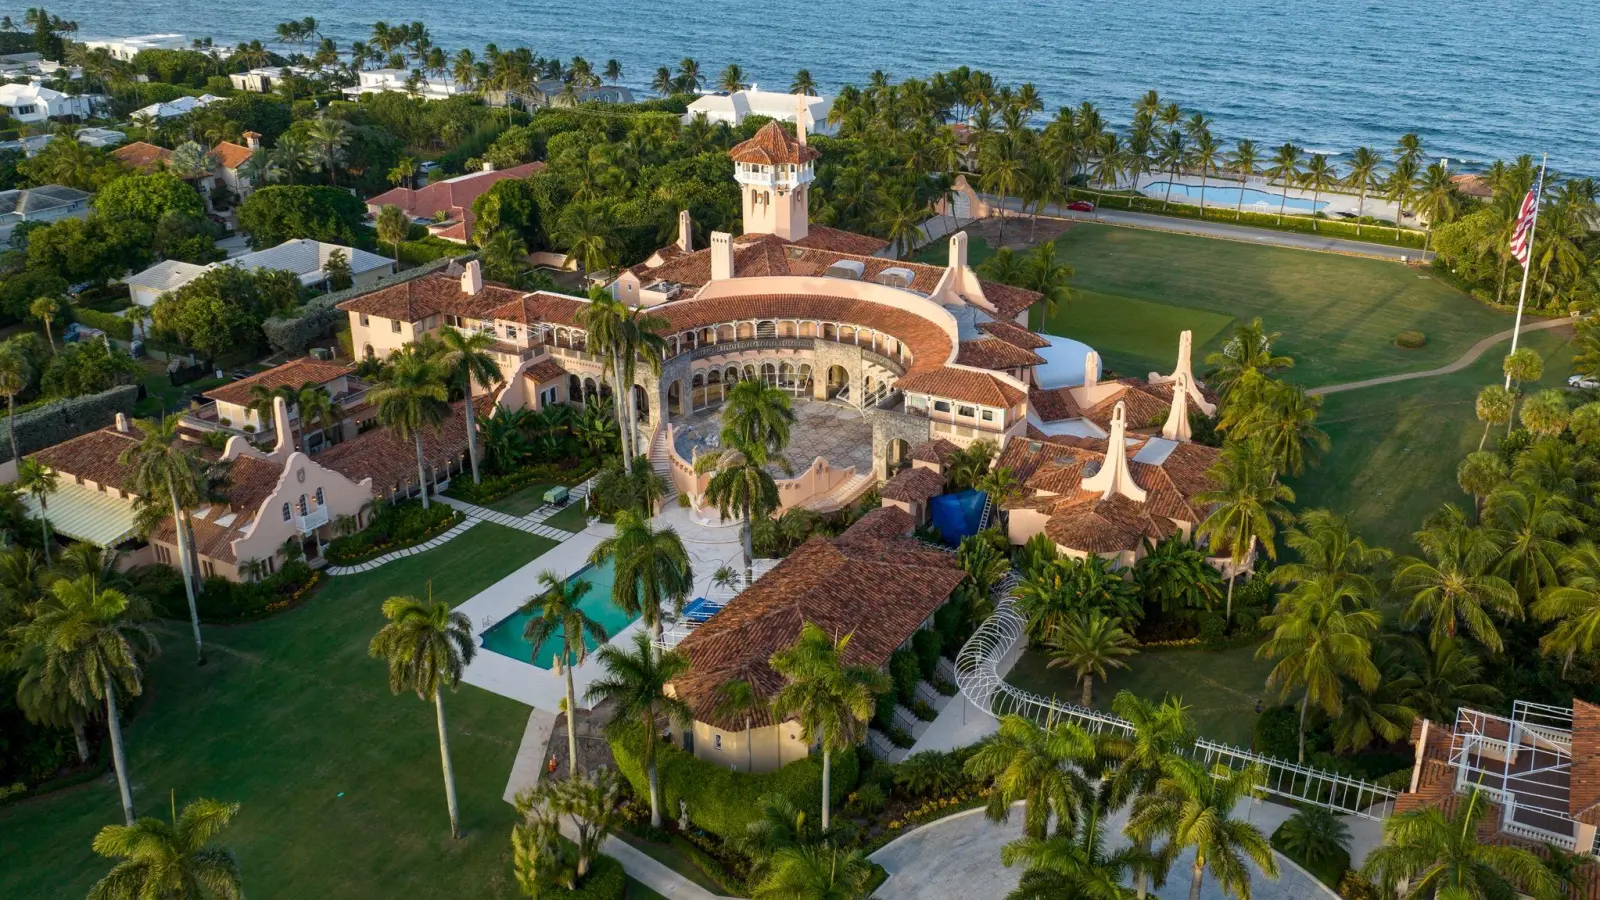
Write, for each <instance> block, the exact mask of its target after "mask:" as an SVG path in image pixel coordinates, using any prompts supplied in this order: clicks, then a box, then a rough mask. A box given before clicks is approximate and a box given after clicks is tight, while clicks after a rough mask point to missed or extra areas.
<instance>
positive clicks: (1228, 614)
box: [1222, 572, 1239, 627]
mask: <svg viewBox="0 0 1600 900" xmlns="http://www.w3.org/2000/svg"><path fill="white" fill-rule="evenodd" d="M1238 580H1239V573H1238V572H1234V573H1233V574H1232V575H1229V576H1228V605H1227V606H1226V607H1225V610H1224V612H1223V614H1222V624H1223V627H1227V626H1228V625H1231V624H1233V583H1234V582H1235V581H1238Z"/></svg>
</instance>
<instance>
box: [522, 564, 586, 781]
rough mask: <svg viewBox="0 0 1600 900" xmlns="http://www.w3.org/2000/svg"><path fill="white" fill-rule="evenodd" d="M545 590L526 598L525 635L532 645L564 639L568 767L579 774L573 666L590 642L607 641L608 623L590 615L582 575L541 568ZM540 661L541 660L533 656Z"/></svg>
mask: <svg viewBox="0 0 1600 900" xmlns="http://www.w3.org/2000/svg"><path fill="white" fill-rule="evenodd" d="M537 581H538V584H539V587H540V588H542V589H543V590H542V591H541V592H540V593H538V594H535V595H534V596H532V597H529V598H528V599H527V600H525V601H523V604H522V608H521V610H519V612H520V613H521V614H523V615H530V616H532V617H531V618H529V619H528V624H527V625H526V626H525V627H524V628H523V631H522V636H523V638H524V639H526V640H527V642H528V646H530V647H534V648H538V647H542V646H544V643H545V641H548V640H550V639H552V638H555V637H560V639H561V651H560V658H559V665H558V666H557V668H559V669H560V670H561V673H562V675H563V676H565V678H566V682H567V768H568V773H567V774H568V776H569V777H571V778H577V777H578V774H579V769H580V768H581V767H580V765H579V763H578V718H577V717H578V700H577V694H576V693H575V692H574V690H573V686H572V670H573V669H574V668H576V667H577V666H581V665H583V663H584V660H586V659H588V658H589V644H590V643H593V644H594V645H595V646H599V645H601V644H604V643H605V642H606V628H605V626H604V625H602V624H600V623H599V622H596V621H595V620H594V619H591V618H589V614H588V613H586V612H584V611H583V598H584V597H585V596H586V595H587V594H588V593H589V588H590V586H591V585H590V584H589V582H587V581H585V580H583V579H582V578H574V579H572V580H571V581H568V580H567V579H565V578H562V577H561V576H560V575H559V574H558V573H556V572H555V571H554V570H551V569H545V570H544V571H543V572H540V573H539V575H538V578H537ZM532 662H533V663H534V664H535V665H537V664H538V660H532Z"/></svg>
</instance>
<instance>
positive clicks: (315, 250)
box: [122, 238, 394, 307]
mask: <svg viewBox="0 0 1600 900" xmlns="http://www.w3.org/2000/svg"><path fill="white" fill-rule="evenodd" d="M336 250H342V251H344V255H345V259H346V260H347V261H348V262H349V264H350V277H351V280H352V281H353V282H354V286H355V287H366V286H368V285H370V284H372V283H373V282H375V281H377V280H378V279H379V278H382V277H383V276H385V275H389V274H392V273H393V272H394V260H392V259H389V258H387V257H384V256H379V255H378V254H376V253H368V252H367V251H365V250H357V249H355V248H353V247H342V246H340V245H338V244H325V243H322V242H320V241H313V240H311V239H309V238H299V239H294V240H287V241H284V242H283V243H281V244H279V245H278V246H276V247H268V248H267V249H265V250H257V251H256V252H254V253H246V254H244V255H243V256H238V257H235V258H233V259H229V260H223V261H222V262H217V263H212V264H210V265H207V266H198V265H195V264H193V263H186V262H181V261H179V260H175V259H168V260H162V261H161V262H158V263H156V264H155V265H153V266H151V267H150V268H148V269H145V270H144V271H143V272H139V273H137V274H134V275H129V276H128V277H127V278H124V279H122V281H123V283H124V284H126V285H127V286H128V292H129V294H130V295H131V296H132V298H133V302H134V303H137V304H139V305H140V306H143V307H151V306H154V305H155V303H156V301H157V300H159V299H160V298H161V295H162V294H165V293H168V292H170V291H175V290H177V289H178V288H181V287H183V286H184V285H186V284H188V283H189V282H191V281H193V280H195V279H196V278H199V277H200V276H201V275H204V274H205V273H206V272H209V271H211V270H212V269H214V268H216V267H217V266H239V267H241V268H245V269H251V270H261V269H282V270H284V271H288V272H293V273H294V274H295V275H296V276H298V277H299V279H300V283H301V284H303V285H305V286H306V287H308V288H311V289H313V290H320V289H323V288H326V287H327V284H328V272H327V265H328V257H330V256H332V255H333V253H334V251H336Z"/></svg>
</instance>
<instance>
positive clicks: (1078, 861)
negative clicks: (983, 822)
mask: <svg viewBox="0 0 1600 900" xmlns="http://www.w3.org/2000/svg"><path fill="white" fill-rule="evenodd" d="M1103 818H1104V817H1103V810H1102V808H1101V806H1100V805H1099V804H1093V805H1091V807H1090V808H1089V809H1087V810H1085V813H1084V819H1083V822H1082V824H1081V826H1080V827H1079V828H1078V829H1077V832H1078V833H1077V834H1057V835H1054V836H1052V837H1047V838H1043V839H1038V838H1030V837H1023V838H1020V839H1018V840H1015V841H1012V842H1010V843H1008V844H1006V845H1005V846H1004V847H1002V848H1000V861H1001V863H1003V864H1004V865H1006V866H1007V867H1010V866H1013V865H1016V864H1018V863H1022V864H1024V865H1026V866H1027V869H1026V871H1024V872H1023V873H1022V878H1021V881H1020V883H1019V884H1018V886H1017V888H1016V890H1014V891H1012V892H1011V893H1010V894H1007V895H1006V900H1046V898H1054V897H1073V898H1083V900H1127V898H1129V897H1131V896H1133V892H1132V891H1129V890H1128V889H1127V888H1126V887H1125V886H1123V883H1122V882H1123V878H1124V877H1125V876H1126V874H1127V873H1128V872H1129V871H1130V870H1131V871H1132V872H1133V873H1134V874H1135V877H1136V878H1137V877H1138V876H1139V875H1141V874H1142V873H1143V872H1144V870H1145V868H1146V867H1147V866H1146V860H1147V859H1149V858H1150V856H1151V854H1149V853H1148V852H1147V851H1143V850H1141V849H1140V848H1138V847H1125V848H1122V849H1119V850H1117V851H1115V852H1112V853H1107V852H1106V849H1105V837H1104V833H1103V826H1102V820H1103Z"/></svg>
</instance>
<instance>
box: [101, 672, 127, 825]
mask: <svg viewBox="0 0 1600 900" xmlns="http://www.w3.org/2000/svg"><path fill="white" fill-rule="evenodd" d="M106 730H107V731H108V732H110V734H111V765H112V767H113V768H115V769H116V770H117V790H119V791H121V792H122V818H123V819H124V820H125V821H126V822H127V823H128V824H129V825H132V824H133V819H134V815H133V788H132V787H131V786H130V785H129V784H128V756H127V754H126V753H124V752H123V750H122V722H121V720H119V719H118V718H117V683H116V681H115V680H114V679H113V678H112V677H111V676H110V675H107V676H106Z"/></svg>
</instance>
